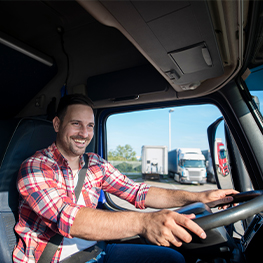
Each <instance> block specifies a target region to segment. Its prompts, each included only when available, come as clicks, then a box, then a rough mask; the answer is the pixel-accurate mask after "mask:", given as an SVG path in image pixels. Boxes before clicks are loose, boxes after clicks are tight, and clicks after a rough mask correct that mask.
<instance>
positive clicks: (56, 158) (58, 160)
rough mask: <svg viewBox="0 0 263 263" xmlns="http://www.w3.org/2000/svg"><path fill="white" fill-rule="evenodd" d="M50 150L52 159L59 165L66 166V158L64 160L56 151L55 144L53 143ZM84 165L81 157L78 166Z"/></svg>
mask: <svg viewBox="0 0 263 263" xmlns="http://www.w3.org/2000/svg"><path fill="white" fill-rule="evenodd" d="M50 150H51V152H52V153H53V156H54V159H55V160H56V161H57V162H58V163H61V164H65V165H66V166H68V160H67V158H65V157H64V156H63V155H62V154H61V152H60V151H59V150H58V148H57V146H56V142H53V143H52V145H51V146H50ZM84 164H85V161H84V158H83V155H81V156H80V166H81V167H83V166H84Z"/></svg>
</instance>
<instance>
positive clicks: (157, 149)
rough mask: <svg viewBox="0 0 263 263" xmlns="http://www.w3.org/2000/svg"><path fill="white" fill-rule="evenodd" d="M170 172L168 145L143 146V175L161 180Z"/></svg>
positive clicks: (145, 177)
mask: <svg viewBox="0 0 263 263" xmlns="http://www.w3.org/2000/svg"><path fill="white" fill-rule="evenodd" d="M167 174H168V152H167V146H148V145H143V146H142V177H143V178H144V179H153V180H159V179H160V176H164V175H167Z"/></svg>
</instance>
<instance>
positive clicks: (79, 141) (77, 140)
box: [74, 139, 85, 144]
mask: <svg viewBox="0 0 263 263" xmlns="http://www.w3.org/2000/svg"><path fill="white" fill-rule="evenodd" d="M74 141H75V142H78V143H82V144H84V143H85V140H79V139H74Z"/></svg>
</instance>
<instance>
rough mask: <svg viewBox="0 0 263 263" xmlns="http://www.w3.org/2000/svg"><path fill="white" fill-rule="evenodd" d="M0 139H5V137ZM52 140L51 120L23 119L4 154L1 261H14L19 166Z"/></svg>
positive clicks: (1, 169)
mask: <svg viewBox="0 0 263 263" xmlns="http://www.w3.org/2000/svg"><path fill="white" fill-rule="evenodd" d="M4 122H5V124H6V121H4ZM2 124H3V123H2ZM1 138H2V139H3V140H6V138H5V136H3V137H1ZM55 139H56V133H55V131H54V129H53V125H52V122H51V121H47V120H43V119H36V118H24V119H21V120H20V121H19V122H18V124H17V126H16V128H15V130H14V132H13V135H12V136H11V139H10V141H9V143H8V146H7V148H6V150H5V153H4V154H3V158H2V162H1V167H0V237H1V238H0V259H1V262H3V263H11V262H13V261H12V252H13V249H14V246H15V244H16V241H17V238H16V235H15V232H14V226H15V223H16V221H17V219H18V201H19V194H18V191H17V188H16V180H17V174H18V171H19V168H20V165H21V163H22V162H23V161H24V160H25V159H27V158H28V157H30V156H31V155H33V154H34V153H35V152H36V151H37V150H40V149H43V148H46V147H48V146H49V145H51V144H52V143H53V142H54V141H55ZM2 145H3V144H2ZM1 150H2V151H3V149H1ZM0 161H1V160H0Z"/></svg>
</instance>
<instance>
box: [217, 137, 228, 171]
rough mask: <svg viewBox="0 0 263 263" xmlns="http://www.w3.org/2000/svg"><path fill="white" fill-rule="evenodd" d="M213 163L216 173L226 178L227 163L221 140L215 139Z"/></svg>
mask: <svg viewBox="0 0 263 263" xmlns="http://www.w3.org/2000/svg"><path fill="white" fill-rule="evenodd" d="M215 162H216V168H217V172H218V173H219V174H221V175H222V176H227V175H228V174H229V169H228V161H227V157H226V150H225V146H224V144H223V143H222V139H221V138H216V139H215Z"/></svg>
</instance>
